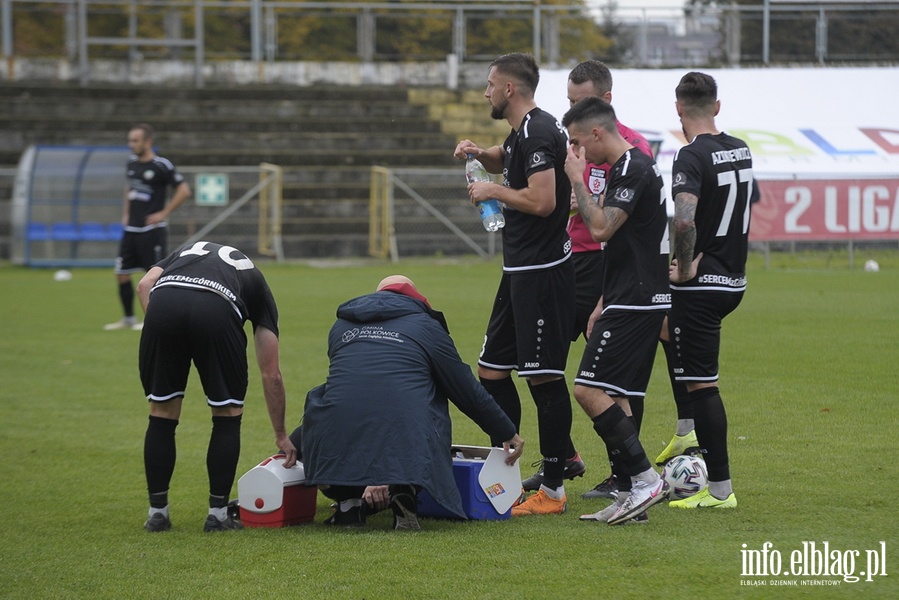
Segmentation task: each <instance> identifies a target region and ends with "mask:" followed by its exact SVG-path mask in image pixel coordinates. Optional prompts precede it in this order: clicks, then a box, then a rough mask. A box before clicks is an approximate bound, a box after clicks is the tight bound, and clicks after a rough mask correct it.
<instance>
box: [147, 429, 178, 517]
mask: <svg viewBox="0 0 899 600" xmlns="http://www.w3.org/2000/svg"><path fill="white" fill-rule="evenodd" d="M176 427H178V421H176V420H173V419H163V418H162V417H154V416H151V417H150V419H149V423H148V424H147V433H146V435H145V436H144V471H145V473H146V476H147V491H148V492H149V494H150V506H151V507H153V508H164V507H165V506H167V505H168V503H169V499H168V492H169V483H170V482H171V480H172V473H174V472H175V454H176V453H175V428H176Z"/></svg>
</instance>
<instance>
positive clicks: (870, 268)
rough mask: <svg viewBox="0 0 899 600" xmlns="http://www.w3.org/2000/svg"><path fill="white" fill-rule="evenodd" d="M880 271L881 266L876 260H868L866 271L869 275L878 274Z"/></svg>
mask: <svg viewBox="0 0 899 600" xmlns="http://www.w3.org/2000/svg"><path fill="white" fill-rule="evenodd" d="M879 270H880V265H879V264H877V261H876V260H868V261H865V271H867V272H868V273H876V272H877V271H879Z"/></svg>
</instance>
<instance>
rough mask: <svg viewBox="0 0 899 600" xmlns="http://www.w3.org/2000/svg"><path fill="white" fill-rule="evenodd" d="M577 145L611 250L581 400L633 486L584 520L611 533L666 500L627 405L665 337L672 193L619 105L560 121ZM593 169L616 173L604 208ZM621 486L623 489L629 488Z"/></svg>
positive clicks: (581, 185)
mask: <svg viewBox="0 0 899 600" xmlns="http://www.w3.org/2000/svg"><path fill="white" fill-rule="evenodd" d="M562 123H563V125H565V126H566V127H567V128H568V136H569V138H570V140H571V145H570V146H569V148H568V152H567V159H566V161H565V172H566V173H567V175H568V177H569V178H570V179H571V184H572V187H573V189H574V193H575V195H576V197H577V203H578V211H579V212H580V214H581V216H582V217H583V220H584V224H585V225H586V226H587V228H588V230H589V231H590V234H591V236H592V237H593V239H594V240H596V241H600V242H605V243H606V247H605V250H603V252H604V253H605V258H604V262H605V264H604V274H603V296H602V298H601V299H600V300H599V302H598V303H597V306H596V309H595V310H594V312H593V314H592V315H591V316H590V320H589V321H588V323H587V329H588V330H589V331H590V336H589V338H588V339H587V345H586V348H585V349H584V355H583V358H582V359H581V364H580V366H579V367H578V373H577V376H576V377H575V380H574V397H575V399H576V400H577V401H578V404H580V405H581V408H583V409H584V412H586V413H587V416H589V417H590V419H591V420H592V421H593V428H594V430H595V431H596V433H597V434H598V435H599V436H600V437H601V438H602V440H603V442H604V443H605V445H606V449H607V452H608V454H609V456H611V457H614V465H613V468H615V469H618V468H619V467H617V466H615V465H619V463H620V468H621V470H622V472H623V473H624V475H625V477H626V478H627V479H628V480H629V482H630V483H631V485H630V489H629V491H627V490H626V489H625V487H626V486H622V487H621V488H620V489H619V492H618V498H617V499H616V501H615V502H614V503H612V504H611V505H609V506H608V507H606V508H605V509H603V510H600V511H598V512H596V513H595V514H589V515H582V516H581V519H582V520H585V521H602V522H607V523H609V524H611V525H616V524H618V523H623V522H625V521H628V520H630V519H634V518H638V517H639V518H641V519H642V518H643V513H644V512H645V511H646V509H647V508H649V507H650V506H652V505H654V504H656V503H658V502H660V501H661V500H662V499H663V498H664V497H665V482H664V481H663V480H662V478H661V477H659V474H658V473H656V472H655V471H654V470H653V468H652V467H651V466H650V464H649V459H648V458H647V457H646V453H645V452H644V450H643V446H642V445H641V444H640V440H639V439H638V432H637V429H636V427H635V426H634V422H633V421H632V420H631V419H630V418H628V416H627V413H626V411H625V407H626V406H627V403H628V399H629V398H643V396H644V395H645V394H646V386H647V385H648V384H649V377H650V375H651V374H652V366H653V362H654V360H655V351H656V344H657V343H658V339H659V331H660V330H661V327H662V322H663V321H664V319H665V312H666V311H667V310H668V309H669V308H670V306H671V304H670V300H669V298H670V294H669V290H668V278H667V271H668V251H669V248H668V217H667V213H666V208H665V190H664V183H663V182H662V176H661V173H660V172H659V168H658V166H657V165H656V164H655V161H654V160H653V159H652V158H650V157H649V156H647V155H646V154H644V153H643V152H640V151H639V150H637V149H635V148H634V147H633V146H632V145H631V144H630V143H629V142H628V141H627V140H625V139H624V138H623V137H622V136H621V134H620V133H619V131H618V121H617V119H616V118H615V110H614V109H613V108H612V106H611V105H610V104H609V103H608V102H606V101H604V100H601V99H599V98H595V97H588V98H584V99H583V100H581V101H580V102H578V103H577V104H575V105H574V106H573V107H572V108H571V109H569V111H568V112H567V113H565V117H564V118H563V120H562ZM587 161H590V162H592V163H594V164H602V163H605V162H608V163H609V164H611V165H612V168H611V170H610V172H609V179H608V181H607V186H606V190H605V194H604V195H603V196H602V199H601V201H600V202H596V201H595V200H594V198H593V194H592V193H591V191H590V190H589V189H588V188H587V185H586V184H585V182H584V170H585V169H586V167H587ZM620 483H625V482H624V481H621V482H620Z"/></svg>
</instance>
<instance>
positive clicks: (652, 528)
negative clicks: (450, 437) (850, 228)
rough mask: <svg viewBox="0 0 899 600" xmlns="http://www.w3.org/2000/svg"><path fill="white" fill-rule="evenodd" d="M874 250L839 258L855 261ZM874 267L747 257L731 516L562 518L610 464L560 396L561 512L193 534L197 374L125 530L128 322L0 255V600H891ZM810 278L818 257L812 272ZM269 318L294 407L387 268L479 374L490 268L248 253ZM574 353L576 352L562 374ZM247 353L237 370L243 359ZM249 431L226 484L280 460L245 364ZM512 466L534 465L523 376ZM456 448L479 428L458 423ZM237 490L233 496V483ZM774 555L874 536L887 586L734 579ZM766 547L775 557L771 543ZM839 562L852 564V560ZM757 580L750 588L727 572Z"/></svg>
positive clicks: (895, 381) (862, 542)
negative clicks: (162, 483)
mask: <svg viewBox="0 0 899 600" xmlns="http://www.w3.org/2000/svg"><path fill="white" fill-rule="evenodd" d="M865 258H867V257H864V256H856V265H861V264H863V263H864V259H865ZM877 259H878V260H879V261H880V265H881V271H880V272H879V273H865V272H863V271H862V270H861V269H858V268H857V269H855V270H849V269H848V268H846V261H845V256H843V257H842V258H840V257H838V258H837V259H836V260H834V257H833V256H832V255H826V256H822V255H800V256H787V257H780V256H777V257H774V259H773V260H772V267H773V268H772V269H770V270H766V269H764V268H763V262H762V259H761V257H759V256H753V257H752V263H751V265H750V266H751V268H750V273H749V291H748V292H747V294H746V296H745V299H744V301H743V304H742V306H741V307H740V308H739V309H738V310H737V311H736V312H735V313H734V314H733V315H732V316H730V317H729V318H728V319H727V320H726V321H725V326H724V341H723V348H722V360H721V363H722V367H721V372H722V378H721V383H720V386H721V390H722V396H723V398H724V401H725V404H726V406H727V408H728V413H729V419H730V432H729V437H730V444H731V446H730V447H731V457H732V473H733V478H734V486H735V491H736V493H737V497H738V499H739V503H740V506H739V508H738V509H737V510H734V511H711V512H698V513H697V512H694V511H681V510H675V509H672V508H668V507H667V506H665V505H664V504H663V505H660V506H658V507H656V508H653V509H652V510H651V511H650V522H649V523H648V524H646V525H628V526H621V527H609V526H606V525H599V524H594V523H582V522H579V521H578V519H577V516H578V515H579V514H581V513H584V512H594V511H596V510H598V509H599V508H601V507H602V506H604V504H603V501H596V500H593V501H590V500H583V499H581V498H580V494H581V493H582V492H584V491H586V490H587V489H589V488H590V487H592V486H593V485H595V484H596V483H597V482H598V481H599V480H601V479H603V478H605V476H606V475H607V470H608V466H607V464H606V461H605V460H604V459H603V456H604V451H602V444H601V442H600V440H599V438H598V437H597V436H596V435H595V434H594V432H593V430H592V428H591V423H590V421H589V419H587V417H586V416H584V415H583V413H582V412H581V411H580V409H579V408H577V407H575V419H574V428H573V433H572V435H573V437H574V439H575V442H576V444H577V445H578V447H579V449H580V451H581V454H582V456H583V458H584V459H585V461H586V462H587V465H588V472H587V476H586V477H585V478H582V479H577V480H575V481H573V482H568V485H567V486H566V489H567V491H568V499H569V510H568V513H567V514H566V515H563V516H551V517H538V518H520V519H512V520H510V521H504V522H446V521H435V520H423V531H422V532H421V533H418V534H396V533H395V532H393V531H391V530H390V524H391V522H390V517H389V516H388V515H387V514H382V515H377V516H375V517H372V518H370V521H369V523H370V525H369V527H368V528H367V529H365V530H362V531H344V530H340V531H334V530H332V529H329V528H326V527H325V526H323V525H321V524H320V523H321V521H322V520H323V519H324V518H325V517H326V516H327V515H328V514H329V511H328V505H329V501H328V500H327V499H325V498H324V497H322V496H321V495H319V501H318V514H317V515H316V522H315V523H314V524H310V525H305V526H299V527H292V528H285V529H277V530H272V529H247V530H244V531H242V532H236V533H228V534H204V533H203V532H202V523H203V519H204V518H205V514H206V500H207V493H208V492H207V482H206V473H205V453H206V445H207V442H208V432H209V428H210V421H209V411H208V409H207V408H206V406H205V403H204V401H203V395H202V391H201V390H200V388H199V384H198V382H197V380H196V379H197V378H196V377H195V376H194V377H193V378H192V381H191V384H190V387H189V391H188V398H187V399H186V401H185V410H184V414H183V416H182V419H181V425H180V426H179V429H178V464H177V468H176V471H175V476H174V480H173V482H172V489H171V494H170V500H171V506H172V520H173V523H174V527H173V529H172V530H171V531H170V532H167V533H164V534H156V535H151V534H148V533H146V532H145V531H144V530H143V529H142V524H143V521H144V519H145V518H146V510H147V509H146V506H147V499H146V490H145V482H144V476H143V463H142V448H143V433H144V430H145V427H146V419H147V417H146V413H147V407H146V401H145V400H144V398H143V394H142V391H141V387H140V384H139V381H138V376H137V341H138V337H139V334H138V333H136V332H131V331H125V332H104V331H102V325H103V324H104V323H106V322H109V321H112V320H115V319H117V318H118V316H119V315H118V312H119V309H118V306H117V300H116V295H115V286H114V282H113V277H112V274H111V272H110V271H107V270H76V271H75V272H74V278H73V279H72V281H69V282H55V281H54V280H53V277H52V272H50V271H43V270H27V269H22V268H16V267H11V266H2V267H0V289H2V294H0V311H2V316H3V318H2V326H0V327H2V336H0V375H2V382H3V385H2V387H0V423H2V425H0V453H2V467H0V469H2V470H0V490H2V492H3V493H2V509H3V510H2V515H0V596H2V597H10V598H68V597H79V598H149V597H154V598H213V597H215V598H266V597H277V596H283V597H307V598H453V599H469V598H543V597H552V598H601V597H607V598H632V597H645V598H649V597H652V598H664V597H671V598H687V597H707V598H729V597H733V596H744V595H745V596H754V597H760V598H766V597H777V598H780V597H796V596H815V597H817V596H827V597H829V596H849V595H857V594H859V592H863V593H864V594H865V595H866V596H867V597H877V598H896V597H899V585H897V568H899V562H897V559H896V552H897V550H899V545H897V542H899V539H897V531H899V526H897V516H896V515H897V511H896V496H897V493H899V486H897V483H896V476H897V469H896V467H895V463H894V460H895V456H896V451H897V442H896V434H895V430H894V429H893V427H895V426H896V422H897V404H896V401H897V399H899V375H897V358H899V256H897V254H896V252H895V251H891V252H883V253H882V255H879V256H877ZM825 267H827V268H825ZM262 268H263V270H264V271H265V273H266V276H267V278H268V279H269V282H270V284H271V287H272V289H273V290H274V292H275V296H276V298H277V300H278V303H279V308H280V312H281V329H282V337H281V340H282V355H281V356H282V370H283V372H284V375H285V380H286V383H287V386H288V393H289V406H288V420H289V422H290V423H291V425H294V424H296V423H298V421H299V419H300V416H301V412H302V403H303V398H304V395H305V392H306V390H308V389H309V388H311V387H313V386H314V385H316V384H318V383H320V382H321V381H322V380H323V378H324V377H325V374H326V368H327V361H326V357H325V348H326V335H327V331H328V329H329V327H330V325H331V323H332V321H333V318H334V311H335V308H336V306H337V304H338V303H339V302H341V301H343V300H345V299H348V298H350V297H353V296H356V295H359V294H363V293H367V292H368V291H370V290H371V289H373V288H374V286H375V284H376V283H377V282H378V281H379V280H380V278H381V277H383V276H384V275H387V274H390V273H392V272H402V273H404V274H406V275H409V276H410V277H412V278H413V279H414V280H415V281H416V283H417V284H418V286H419V288H420V289H421V290H422V291H423V293H424V294H426V295H427V296H428V297H429V298H430V300H431V301H432V303H433V304H434V306H435V307H437V308H439V309H441V310H443V311H444V312H445V313H446V315H447V319H448V322H449V324H450V330H451V333H452V335H453V337H454V339H455V341H456V343H457V346H458V347H459V350H460V352H461V354H462V356H463V358H464V359H465V360H466V361H468V362H469V363H472V364H473V363H474V362H475V361H476V358H477V353H478V351H479V349H480V345H481V341H482V338H483V329H484V326H485V324H486V318H487V315H488V312H489V308H490V304H491V302H492V297H493V292H494V288H495V285H496V281H497V279H498V277H499V263H498V262H489V263H482V262H477V261H471V262H464V261H463V262H451V261H446V262H425V261H421V262H404V263H402V264H401V265H399V266H397V265H390V264H385V263H367V264H364V265H361V266H328V267H315V266H309V265H299V264H298V265H284V266H276V265H262ZM582 348H583V344H582V342H579V343H577V344H575V345H574V346H573V348H572V353H571V358H570V359H569V382H570V381H571V375H572V372H573V369H574V367H575V366H576V365H577V363H578V361H579V359H580V352H581V350H582ZM663 363H664V358H663V356H662V355H661V352H660V353H659V360H658V361H657V365H656V371H655V373H654V374H653V378H652V381H651V384H650V389H649V392H648V394H647V402H646V418H645V422H644V429H643V434H642V436H641V437H642V440H643V443H644V445H645V446H646V448H647V453H648V454H649V455H650V458H654V457H655V455H656V454H657V453H658V452H659V451H660V450H661V449H662V448H663V447H664V445H665V443H666V442H667V441H668V439H669V438H670V436H671V434H672V432H673V426H674V420H675V412H674V404H673V401H672V400H671V394H670V389H669V385H668V379H667V375H666V373H665V371H664V368H663ZM252 365H253V363H251V366H252ZM250 375H251V377H250V380H251V389H250V396H249V398H248V402H247V407H246V413H245V417H244V421H243V423H244V427H243V449H242V455H241V461H240V465H239V467H238V476H240V475H241V474H242V473H244V472H246V471H247V470H248V469H250V468H251V467H253V466H254V465H255V464H257V463H258V462H259V461H260V460H262V459H263V458H265V457H267V456H269V455H270V454H271V453H272V452H273V450H274V446H273V437H272V434H271V428H270V425H269V423H268V419H267V416H266V411H265V408H264V402H263V401H262V399H261V392H260V385H259V381H258V373H256V372H253V370H252V368H251V374H250ZM522 392H523V394H522V398H523V400H524V407H525V411H524V418H523V427H522V435H523V436H524V438H525V439H526V440H527V442H528V446H527V447H526V453H525V457H524V459H523V460H522V464H521V470H522V474H523V475H524V476H527V475H530V473H531V471H532V469H531V466H530V463H531V462H532V461H534V460H536V459H537V458H538V452H537V448H538V444H537V433H536V422H535V417H534V411H533V405H532V403H531V401H530V397H529V395H528V394H527V392H526V391H524V386H522ZM454 428H455V435H454V441H456V442H457V443H464V444H476V445H484V444H485V443H486V436H484V435H483V434H482V433H481V432H480V430H478V428H477V427H476V426H475V425H473V424H472V423H471V422H469V421H467V420H465V419H464V418H463V417H461V416H459V415H458V413H454ZM236 493H237V492H236V485H235V489H234V491H233V494H234V495H236ZM766 541H767V542H771V544H772V545H773V546H771V548H772V549H774V550H776V551H778V552H779V553H780V554H781V555H782V558H783V566H784V567H786V568H788V567H789V566H790V556H791V553H792V552H793V551H794V550H801V549H802V544H803V542H815V543H816V544H817V547H818V548H821V547H822V544H823V543H824V542H827V543H829V548H830V549H831V551H833V550H839V551H840V553H841V556H843V557H848V556H849V554H848V553H849V552H850V551H859V552H860V555H859V558H858V559H857V563H856V564H855V568H854V572H855V573H856V574H858V573H859V571H863V570H865V568H866V567H865V556H866V554H865V551H866V550H875V549H879V548H881V547H882V546H881V545H880V542H885V544H886V546H885V547H886V565H885V567H884V570H885V571H886V573H887V574H888V575H887V576H886V577H883V576H879V575H878V576H876V577H874V578H873V581H870V582H867V581H864V579H865V577H862V581H859V582H858V583H849V582H842V583H841V584H840V585H839V586H834V587H823V586H820V587H819V586H816V587H814V588H812V587H792V588H787V587H774V585H773V584H774V583H775V582H776V581H781V580H785V581H789V580H796V581H797V583H802V581H799V580H803V581H804V580H815V581H816V582H819V581H821V580H825V579H827V580H831V581H842V578H840V577H836V578H834V577H830V578H824V577H812V576H808V577H786V578H784V577H774V578H772V577H741V572H742V563H741V560H742V558H741V557H742V555H741V550H743V549H744V546H743V545H744V544H745V545H746V548H747V549H755V550H761V548H762V545H763V544H764V543H765V542H766ZM771 555H773V553H772V554H771ZM847 564H848V563H847ZM750 580H751V581H753V582H759V581H764V582H765V583H766V584H767V585H765V586H764V587H750V586H747V585H741V584H745V583H747V581H750Z"/></svg>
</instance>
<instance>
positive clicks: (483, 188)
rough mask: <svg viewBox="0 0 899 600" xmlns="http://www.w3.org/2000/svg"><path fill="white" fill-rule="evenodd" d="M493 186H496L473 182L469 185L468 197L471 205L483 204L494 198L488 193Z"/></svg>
mask: <svg viewBox="0 0 899 600" xmlns="http://www.w3.org/2000/svg"><path fill="white" fill-rule="evenodd" d="M495 185H497V184H495V183H492V182H489V181H475V182H474V183H469V184H468V197H469V198H470V199H471V203H472V204H477V203H478V202H484V201H485V200H490V199H491V198H495V197H496V196H495V195H493V194H491V193H490V190H491V189H492V188H493V186H495Z"/></svg>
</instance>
